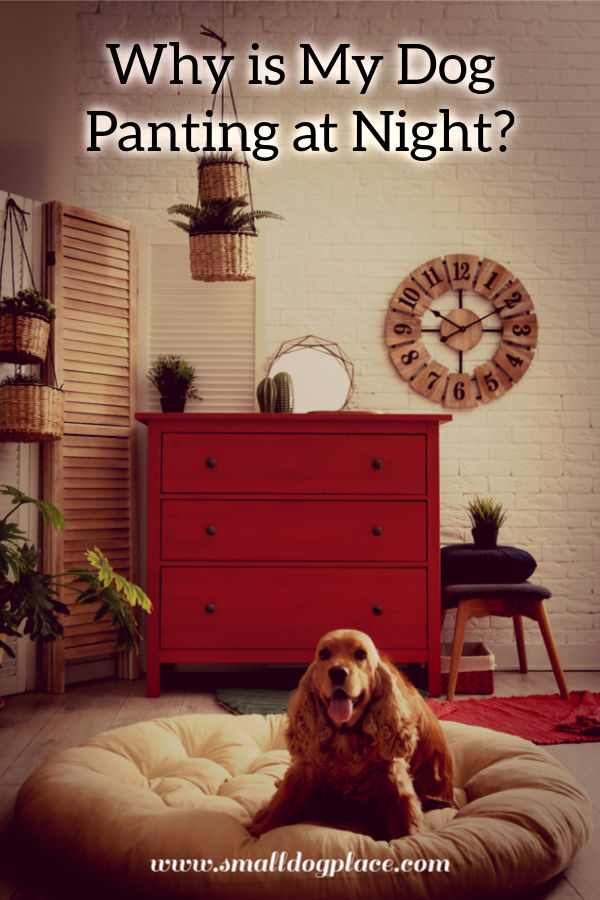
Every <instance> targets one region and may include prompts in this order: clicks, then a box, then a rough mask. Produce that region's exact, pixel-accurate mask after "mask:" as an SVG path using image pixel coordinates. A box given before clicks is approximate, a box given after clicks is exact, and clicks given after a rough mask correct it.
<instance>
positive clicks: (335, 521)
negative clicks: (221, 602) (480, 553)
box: [161, 498, 427, 562]
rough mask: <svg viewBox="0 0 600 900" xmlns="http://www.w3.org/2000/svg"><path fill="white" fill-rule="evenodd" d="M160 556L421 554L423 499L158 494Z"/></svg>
mask: <svg viewBox="0 0 600 900" xmlns="http://www.w3.org/2000/svg"><path fill="white" fill-rule="evenodd" d="M161 546H162V558H163V560H166V561H169V560H185V561H192V560H197V561H220V560H233V561H236V560H239V561H249V560H271V561H278V560H281V561H286V562H288V561H302V560H307V561H319V560H340V561H346V560H347V561H349V562H353V561H356V562H360V561H362V562H371V561H374V562H423V561H425V560H426V558H427V504H426V503H425V502H424V501H411V500H406V501H394V500H375V501H370V500H369V501H368V500H347V501H346V500H212V499H210V498H207V499H204V500H163V502H162V518H161Z"/></svg>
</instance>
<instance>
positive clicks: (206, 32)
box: [196, 4, 257, 234]
mask: <svg viewBox="0 0 600 900" xmlns="http://www.w3.org/2000/svg"><path fill="white" fill-rule="evenodd" d="M222 18H223V26H224V24H225V4H223V16H222ZM224 30H225V28H224V27H223V31H224ZM200 34H201V35H202V36H203V37H207V38H211V39H212V40H213V41H217V42H218V43H219V45H220V47H221V62H222V61H223V53H224V50H225V48H226V47H227V41H226V40H225V38H224V37H223V36H222V35H220V34H218V33H217V32H216V31H213V29H212V28H208V27H207V26H206V25H203V26H202V31H201V32H200ZM225 77H226V80H227V87H228V89H229V99H230V102H231V109H232V111H233V116H234V119H235V121H236V122H239V118H238V111H237V105H236V102H235V97H234V95H233V87H232V85H231V78H230V76H229V72H227V73H226V76H225ZM219 94H220V100H221V122H224V120H225V83H224V81H221V85H220V87H219V90H218V91H217V92H216V93H215V94H213V99H212V106H211V110H210V112H211V118H212V116H213V115H214V112H215V106H216V104H217V96H218V95H219ZM242 158H243V160H244V165H245V166H246V173H247V176H248V200H249V205H250V211H251V212H252V214H254V196H253V194H252V179H251V177H250V164H249V162H248V157H247V156H246V150H245V148H244V146H243V145H242ZM196 206H200V185H198V199H197V201H196ZM252 230H253V232H254V234H257V231H256V225H255V223H254V218H253V219H252Z"/></svg>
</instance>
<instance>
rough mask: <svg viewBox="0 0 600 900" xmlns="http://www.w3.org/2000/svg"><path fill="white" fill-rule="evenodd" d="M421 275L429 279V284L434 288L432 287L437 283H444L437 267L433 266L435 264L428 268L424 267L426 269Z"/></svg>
mask: <svg viewBox="0 0 600 900" xmlns="http://www.w3.org/2000/svg"><path fill="white" fill-rule="evenodd" d="M421 275H422V276H423V277H424V278H426V279H427V282H428V284H429V287H431V288H432V287H435V286H436V284H441V283H442V279H441V278H440V276H439V275H438V273H437V272H436V271H435V269H434V268H433V266H429V268H428V269H424V270H423V271H422V272H421Z"/></svg>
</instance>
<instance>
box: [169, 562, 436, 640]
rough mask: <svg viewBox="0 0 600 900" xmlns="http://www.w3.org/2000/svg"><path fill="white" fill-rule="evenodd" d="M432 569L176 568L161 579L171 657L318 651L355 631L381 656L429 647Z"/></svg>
mask: <svg viewBox="0 0 600 900" xmlns="http://www.w3.org/2000/svg"><path fill="white" fill-rule="evenodd" d="M426 584H427V580H426V570H425V569H394V568H380V569H365V568H358V567H353V568H346V569H334V568H328V567H321V568H296V567H290V566H277V567H271V568H262V569H259V568H251V567H248V566H241V567H213V566H211V567H206V568H201V567H197V566H177V567H173V568H167V567H165V568H163V569H162V577H161V613H160V615H161V645H162V647H163V648H165V649H184V648H194V647H198V648H203V647H206V648H219V647H238V648H244V647H259V648H260V647H264V648H269V647H279V648H286V647H289V648H307V647H314V646H315V645H316V643H317V641H318V640H319V638H320V637H321V636H322V635H323V634H325V632H327V631H330V630H331V629H333V628H356V629H358V630H359V631H365V632H367V634H370V635H371V637H372V638H373V640H374V641H375V643H376V644H377V645H378V646H379V647H382V648H386V647H390V648H392V647H393V648H407V647H409V648H413V649H418V648H422V647H425V646H426V643H427V641H426V631H427V587H426Z"/></svg>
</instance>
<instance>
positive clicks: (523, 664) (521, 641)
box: [513, 616, 529, 675]
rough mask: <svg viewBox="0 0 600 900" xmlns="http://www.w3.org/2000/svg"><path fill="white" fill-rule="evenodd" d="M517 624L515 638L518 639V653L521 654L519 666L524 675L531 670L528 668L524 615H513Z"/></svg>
mask: <svg viewBox="0 0 600 900" xmlns="http://www.w3.org/2000/svg"><path fill="white" fill-rule="evenodd" d="M513 624H514V626H515V638H516V641H517V653H518V654H519V668H520V669H521V672H522V673H523V675H526V674H527V672H528V671H529V670H528V668H527V651H526V650H525V635H524V633H523V617H522V616H513Z"/></svg>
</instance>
